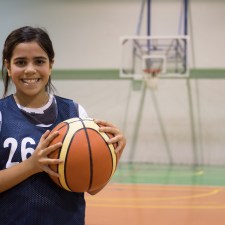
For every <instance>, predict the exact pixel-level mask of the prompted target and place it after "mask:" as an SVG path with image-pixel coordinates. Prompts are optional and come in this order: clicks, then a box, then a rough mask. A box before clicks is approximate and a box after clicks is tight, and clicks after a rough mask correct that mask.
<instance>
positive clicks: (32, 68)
mask: <svg viewBox="0 0 225 225" xmlns="http://www.w3.org/2000/svg"><path fill="white" fill-rule="evenodd" d="M24 72H25V74H35V73H36V72H37V70H36V69H35V66H34V65H33V64H32V63H29V64H28V65H27V67H26V68H25V71H24Z"/></svg>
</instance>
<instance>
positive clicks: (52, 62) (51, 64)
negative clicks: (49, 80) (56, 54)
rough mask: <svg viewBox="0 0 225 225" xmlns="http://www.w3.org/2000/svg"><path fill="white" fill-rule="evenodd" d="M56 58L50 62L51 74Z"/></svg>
mask: <svg viewBox="0 0 225 225" xmlns="http://www.w3.org/2000/svg"><path fill="white" fill-rule="evenodd" d="M54 62H55V61H54V59H53V60H52V61H51V62H50V65H49V68H50V75H51V74H52V68H53V64H54Z"/></svg>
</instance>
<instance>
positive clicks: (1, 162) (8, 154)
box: [0, 95, 85, 225]
mask: <svg viewBox="0 0 225 225" xmlns="http://www.w3.org/2000/svg"><path fill="white" fill-rule="evenodd" d="M55 98H56V102H57V119H56V121H55V122H54V123H53V124H52V126H51V127H47V128H45V127H37V126H35V125H34V124H33V123H31V122H30V121H29V120H28V119H27V117H26V116H25V115H24V114H23V113H22V112H21V110H20V109H19V108H18V106H17V104H16V102H15V100H14V98H13V96H12V95H10V96H8V97H6V98H4V99H1V100H0V112H1V115H2V124H1V131H0V170H2V169H5V168H8V167H10V166H13V165H15V164H16V163H20V162H22V161H24V160H26V159H27V158H28V157H29V156H30V155H31V154H32V152H33V151H34V149H35V148H36V146H37V144H38V142H39V140H40V138H41V135H42V134H43V133H44V132H45V131H46V130H47V129H50V130H51V129H52V128H53V127H55V126H56V125H57V124H58V123H60V122H62V121H63V120H66V119H69V118H71V117H78V116H79V115H78V114H79V113H78V105H77V104H76V103H74V102H73V101H72V100H69V99H65V98H61V97H58V96H55ZM84 217H85V200H84V194H83V193H72V192H68V191H65V190H64V189H62V188H60V187H58V186H57V185H56V184H55V183H53V181H52V180H51V179H50V178H49V176H48V175H47V174H46V173H44V172H42V173H38V174H35V175H33V176H31V177H29V178H28V179H26V180H25V181H23V182H21V183H20V184H18V185H16V186H14V187H13V188H11V189H9V190H7V191H5V192H2V193H0V225H83V224H84Z"/></svg>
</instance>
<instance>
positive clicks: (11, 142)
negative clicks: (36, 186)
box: [3, 137, 36, 168]
mask: <svg viewBox="0 0 225 225" xmlns="http://www.w3.org/2000/svg"><path fill="white" fill-rule="evenodd" d="M28 143H30V144H36V143H35V141H34V140H33V139H32V138H30V137H25V138H24V139H23V140H22V142H21V158H22V160H23V161H24V160H26V159H27V158H28V157H29V156H30V155H32V154H33V152H34V149H33V148H30V147H27V144H28ZM3 146H4V148H8V147H10V153H9V158H8V161H7V163H6V168H9V167H11V166H13V165H15V164H18V163H19V162H12V158H13V156H14V154H15V152H16V150H17V147H18V142H17V140H16V139H15V138H7V139H6V140H5V141H4V145H3Z"/></svg>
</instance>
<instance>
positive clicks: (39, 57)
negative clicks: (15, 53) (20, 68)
mask: <svg viewBox="0 0 225 225" xmlns="http://www.w3.org/2000/svg"><path fill="white" fill-rule="evenodd" d="M24 59H27V57H17V58H14V60H24ZM34 59H43V60H47V59H48V58H47V57H44V56H37V57H34Z"/></svg>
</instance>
